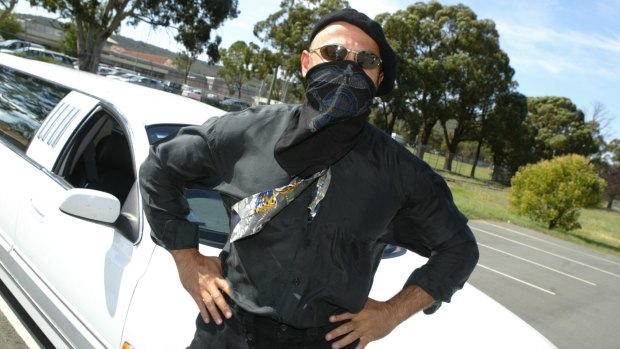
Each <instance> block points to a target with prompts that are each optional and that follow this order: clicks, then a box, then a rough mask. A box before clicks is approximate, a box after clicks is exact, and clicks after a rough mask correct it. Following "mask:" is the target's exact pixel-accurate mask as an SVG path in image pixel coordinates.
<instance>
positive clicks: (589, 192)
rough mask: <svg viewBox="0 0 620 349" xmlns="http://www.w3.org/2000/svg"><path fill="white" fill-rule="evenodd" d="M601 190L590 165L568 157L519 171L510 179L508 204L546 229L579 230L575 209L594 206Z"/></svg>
mask: <svg viewBox="0 0 620 349" xmlns="http://www.w3.org/2000/svg"><path fill="white" fill-rule="evenodd" d="M604 187H605V181H604V180H602V179H601V178H600V177H599V176H598V174H597V173H596V171H595V169H594V166H592V164H590V163H589V162H588V160H587V159H586V158H585V157H583V156H581V155H575V154H571V155H566V156H560V157H556V158H554V159H552V160H543V161H541V162H539V163H537V164H533V165H532V164H530V165H527V166H525V167H524V168H522V169H520V170H519V171H518V172H517V174H516V175H515V176H514V177H513V179H512V188H511V192H510V204H511V205H512V206H513V207H515V208H516V209H517V212H518V213H519V214H523V215H527V216H529V217H530V218H531V219H533V220H535V221H538V222H543V223H546V224H547V226H548V228H549V229H554V228H556V227H559V228H562V229H565V230H572V229H576V228H579V222H578V221H577V219H578V218H579V209H580V208H582V207H593V206H595V205H597V204H598V203H599V202H600V200H601V199H602V194H603V190H604Z"/></svg>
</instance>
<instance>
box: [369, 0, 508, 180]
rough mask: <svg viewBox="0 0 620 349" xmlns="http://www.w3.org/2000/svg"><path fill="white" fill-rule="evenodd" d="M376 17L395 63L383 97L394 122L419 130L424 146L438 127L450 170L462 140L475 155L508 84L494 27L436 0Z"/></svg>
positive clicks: (505, 62) (505, 58)
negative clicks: (472, 145) (472, 144)
mask: <svg viewBox="0 0 620 349" xmlns="http://www.w3.org/2000/svg"><path fill="white" fill-rule="evenodd" d="M377 18H378V19H379V20H380V21H381V22H382V23H383V25H384V29H385V32H386V36H387V37H388V39H389V40H390V43H391V44H392V45H393V47H394V50H395V52H396V54H397V56H398V57H399V62H398V72H397V74H396V76H397V77H396V89H395V91H394V92H393V93H392V94H391V95H390V96H389V97H388V98H390V103H389V105H390V111H391V112H392V113H393V115H396V116H393V119H394V118H396V117H402V118H403V119H404V120H405V121H406V122H407V124H408V125H409V129H410V130H418V129H419V130H421V135H420V137H419V143H420V144H421V145H423V146H424V145H427V144H428V141H429V139H430V137H431V135H432V131H433V127H434V126H435V125H436V124H437V122H440V124H441V125H442V128H443V130H444V141H445V143H446V146H447V148H448V150H449V153H450V156H449V157H448V159H447V161H446V163H445V166H446V169H448V170H449V169H450V168H451V163H452V157H453V156H454V155H455V154H456V151H457V149H458V145H459V143H460V142H462V141H466V140H474V141H477V142H478V151H477V154H478V155H479V153H480V149H481V148H482V142H483V139H484V137H485V135H486V132H487V129H488V127H486V125H485V119H486V117H487V116H488V113H489V112H490V111H491V110H492V106H493V104H494V100H495V98H497V96H498V95H499V94H501V93H505V92H506V91H507V90H509V89H510V88H511V87H512V86H513V82H512V76H513V75H514V71H513V69H512V68H511V67H510V65H509V64H508V56H507V55H506V54H505V53H504V52H503V51H502V50H501V49H500V48H499V36H498V34H497V31H496V30H495V24H494V23H493V22H492V21H489V20H478V19H477V18H476V15H475V13H474V12H473V11H471V10H470V9H469V8H468V7H466V6H464V5H455V6H445V7H444V6H442V5H441V4H439V3H438V2H436V1H431V2H429V3H428V4H425V3H422V2H419V3H417V4H415V5H412V6H409V7H407V9H405V10H400V11H397V12H396V13H394V14H393V15H389V14H382V15H379V16H377ZM401 115H402V116H401ZM449 120H456V121H457V124H456V128H453V129H451V128H449V127H448V124H449V122H448V121H449ZM418 149H423V148H422V147H419V148H418ZM418 155H419V156H421V155H422V154H418Z"/></svg>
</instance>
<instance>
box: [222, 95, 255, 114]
mask: <svg viewBox="0 0 620 349" xmlns="http://www.w3.org/2000/svg"><path fill="white" fill-rule="evenodd" d="M220 103H221V104H222V105H223V106H224V107H225V108H226V109H228V111H240V110H243V109H246V108H249V107H250V103H248V102H245V101H242V100H240V99H236V98H225V99H224V100H222V101H221V102H220Z"/></svg>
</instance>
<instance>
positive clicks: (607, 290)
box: [469, 221, 620, 349]
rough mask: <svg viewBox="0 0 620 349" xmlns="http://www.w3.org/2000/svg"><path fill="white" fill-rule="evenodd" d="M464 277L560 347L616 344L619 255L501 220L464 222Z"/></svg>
mask: <svg viewBox="0 0 620 349" xmlns="http://www.w3.org/2000/svg"><path fill="white" fill-rule="evenodd" d="M469 225H470V227H471V228H472V230H473V232H474V234H475V235H476V239H477V240H478V245H479V247H480V260H479V262H478V266H477V268H476V270H475V271H474V273H473V274H472V276H471V278H470V280H469V282H470V283H471V284H472V285H474V286H475V287H477V288H478V289H480V290H481V291H483V292H485V293H486V294H488V295H489V296H491V297H492V298H493V299H495V300H496V301H498V302H499V303H501V304H502V305H504V306H505V307H507V308H508V309H510V310H511V311H512V312H514V313H515V314H517V315H518V316H519V317H521V318H522V319H523V320H525V321H526V322H527V323H529V324H530V325H532V326H533V327H534V328H536V329H537V330H538V331H539V332H541V333H542V334H543V335H544V336H545V337H547V339H549V340H550V341H551V342H552V343H553V344H555V345H556V346H557V347H558V348H560V349H573V348H574V349H581V348H597V349H604V348H609V349H612V348H620V333H619V332H618V310H620V292H619V290H620V258H617V257H615V256H611V255H607V254H604V253H599V252H597V251H593V250H590V249H587V248H584V247H581V246H577V245H575V244H572V243H568V242H566V241H562V240H559V239H556V238H553V237H550V236H547V235H543V234H540V233H537V232H534V231H531V230H528V229H524V228H520V227H517V226H515V225H511V224H506V223H495V222H484V221H472V222H470V224H469Z"/></svg>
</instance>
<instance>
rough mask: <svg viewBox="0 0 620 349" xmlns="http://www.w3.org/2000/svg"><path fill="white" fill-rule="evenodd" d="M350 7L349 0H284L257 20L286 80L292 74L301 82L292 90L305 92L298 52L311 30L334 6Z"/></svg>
mask: <svg viewBox="0 0 620 349" xmlns="http://www.w3.org/2000/svg"><path fill="white" fill-rule="evenodd" d="M345 7H349V3H348V1H346V0H323V1H320V0H283V1H282V2H281V3H280V10H278V11H277V12H275V13H272V14H271V15H269V16H268V17H267V19H265V20H263V21H260V22H258V23H256V25H255V26H254V35H255V36H256V37H257V38H258V39H259V40H260V41H261V42H262V43H264V44H265V45H266V46H267V47H268V48H269V49H270V50H272V51H271V52H272V53H273V55H274V60H273V62H265V64H275V67H276V68H277V67H279V68H277V69H279V70H280V71H281V73H282V75H283V77H282V78H283V80H290V79H291V78H293V79H296V80H297V81H300V82H302V83H301V84H299V85H297V84H296V89H295V90H294V91H293V93H294V95H295V96H296V97H298V98H301V97H302V96H303V89H302V87H303V86H305V80H304V78H303V76H302V74H301V70H300V69H299V64H300V63H299V56H300V55H301V53H302V52H303V50H306V49H308V48H309V45H310V42H309V39H310V34H311V32H312V28H313V27H314V24H315V23H316V22H318V20H319V19H320V18H321V17H322V16H323V15H326V14H328V13H330V12H333V11H335V10H338V9H341V8H345Z"/></svg>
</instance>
